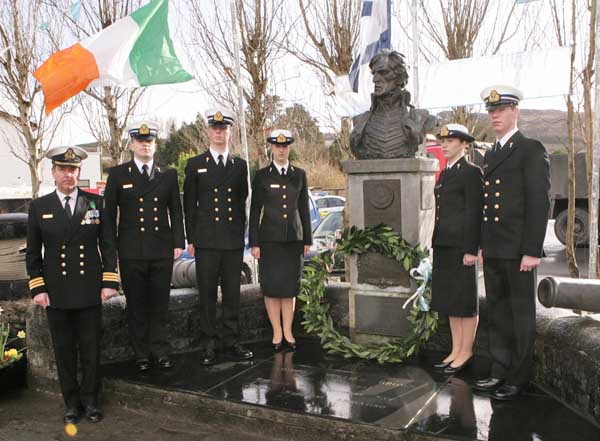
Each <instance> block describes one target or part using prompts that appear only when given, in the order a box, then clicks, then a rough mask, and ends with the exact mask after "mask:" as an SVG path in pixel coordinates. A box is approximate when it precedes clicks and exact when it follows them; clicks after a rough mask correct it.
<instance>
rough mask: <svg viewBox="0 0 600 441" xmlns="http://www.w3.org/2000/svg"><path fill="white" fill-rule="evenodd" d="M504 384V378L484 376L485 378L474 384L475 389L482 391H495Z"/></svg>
mask: <svg viewBox="0 0 600 441" xmlns="http://www.w3.org/2000/svg"><path fill="white" fill-rule="evenodd" d="M503 384H504V380H502V379H500V378H494V377H489V378H484V379H483V380H477V381H476V382H475V384H474V385H473V389H475V390H479V391H481V392H493V391H495V390H496V389H498V388H499V387H500V386H502V385H503Z"/></svg>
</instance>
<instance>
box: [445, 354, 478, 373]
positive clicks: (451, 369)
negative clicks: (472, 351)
mask: <svg viewBox="0 0 600 441" xmlns="http://www.w3.org/2000/svg"><path fill="white" fill-rule="evenodd" d="M472 359H473V357H469V358H467V359H466V360H465V361H464V363H463V364H461V365H460V366H456V367H454V366H452V363H450V364H448V366H447V367H445V368H444V370H443V371H442V372H443V373H444V374H446V375H454V374H457V373H459V372H460V371H462V370H464V369H465V368H466V367H468V366H469V364H470V363H471V360H472Z"/></svg>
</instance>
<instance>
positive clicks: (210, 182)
mask: <svg viewBox="0 0 600 441" xmlns="http://www.w3.org/2000/svg"><path fill="white" fill-rule="evenodd" d="M206 118H207V123H208V130H207V132H208V139H209V142H210V145H209V148H208V150H207V151H206V152H204V153H202V154H201V155H198V156H194V157H193V158H190V160H189V161H188V163H187V166H186V169H185V183H184V209H185V226H186V233H187V239H188V251H189V253H190V254H191V255H192V256H195V258H196V279H197V284H198V295H199V297H200V326H201V329H202V335H201V339H202V345H203V348H204V357H203V360H202V363H203V364H204V365H210V364H213V363H215V361H216V355H215V350H216V343H217V341H216V340H217V337H219V330H218V326H217V318H216V306H217V289H218V285H221V294H222V301H221V306H222V312H223V313H222V329H221V331H220V340H221V343H222V346H223V347H224V348H225V352H226V353H227V354H229V355H231V356H233V357H235V358H238V359H249V358H252V357H253V354H252V352H251V351H249V350H248V349H246V348H244V347H243V346H242V345H241V344H240V343H239V335H240V331H239V323H238V322H239V310H240V276H241V273H242V260H243V256H244V245H245V244H244V231H245V228H246V198H247V197H248V167H247V164H246V161H244V160H243V159H240V158H237V157H234V156H233V155H231V153H230V151H229V139H230V137H231V126H232V125H233V121H234V117H233V113H232V112H230V111H229V110H227V109H225V108H222V107H221V108H216V109H212V110H209V111H207V112H206Z"/></svg>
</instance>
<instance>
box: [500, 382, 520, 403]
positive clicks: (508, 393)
mask: <svg viewBox="0 0 600 441" xmlns="http://www.w3.org/2000/svg"><path fill="white" fill-rule="evenodd" d="M523 389H524V388H523V386H516V385H514V384H505V385H503V386H502V387H500V388H499V389H498V390H496V392H494V395H492V397H493V398H494V399H496V400H513V399H515V398H517V397H518V396H519V395H521V392H523Z"/></svg>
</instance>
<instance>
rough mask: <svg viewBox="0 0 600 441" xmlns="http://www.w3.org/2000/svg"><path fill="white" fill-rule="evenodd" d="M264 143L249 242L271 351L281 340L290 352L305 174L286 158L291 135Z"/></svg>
mask: <svg viewBox="0 0 600 441" xmlns="http://www.w3.org/2000/svg"><path fill="white" fill-rule="evenodd" d="M267 142H268V143H270V144H271V148H272V153H273V155H272V156H273V162H272V163H271V164H270V165H269V166H268V167H265V168H263V169H260V170H259V171H258V172H256V176H255V177H254V181H253V183H252V204H251V208H250V232H249V236H250V237H249V240H250V246H251V247H252V255H253V256H254V258H255V259H257V260H258V264H259V278H260V287H261V291H262V293H263V295H264V297H265V307H266V309H267V314H268V316H269V321H270V322H271V326H272V327H273V339H272V343H273V349H274V350H275V351H279V350H280V349H283V348H284V338H285V342H287V345H288V346H289V347H290V348H291V349H295V348H296V340H295V338H294V335H293V334H292V321H293V319H294V306H295V300H296V296H297V295H298V293H299V290H300V279H301V276H302V263H303V260H304V259H303V256H304V255H305V254H307V253H308V250H309V248H310V245H311V244H312V230H311V224H310V213H309V207H308V186H307V183H306V174H305V173H304V170H302V169H300V168H298V167H296V166H293V165H291V164H290V162H289V160H288V158H289V155H290V144H292V143H293V142H294V138H293V137H292V134H291V133H290V132H289V131H287V130H274V131H273V132H272V133H271V135H270V136H269V137H268V138H267ZM282 318H283V327H282Z"/></svg>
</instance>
